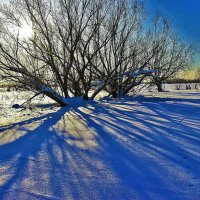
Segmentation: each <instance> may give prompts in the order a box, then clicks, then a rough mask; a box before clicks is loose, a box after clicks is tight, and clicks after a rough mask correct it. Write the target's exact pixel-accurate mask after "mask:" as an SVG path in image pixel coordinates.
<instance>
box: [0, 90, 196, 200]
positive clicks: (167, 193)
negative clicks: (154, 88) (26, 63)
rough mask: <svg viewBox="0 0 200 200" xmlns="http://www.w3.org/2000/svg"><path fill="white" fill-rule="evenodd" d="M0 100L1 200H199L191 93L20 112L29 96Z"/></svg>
mask: <svg viewBox="0 0 200 200" xmlns="http://www.w3.org/2000/svg"><path fill="white" fill-rule="evenodd" d="M0 95H5V96H6V99H5V98H0V114H1V118H0V126H1V127H0V199H1V200H8V199H9V200H10V199H20V200H24V199H31V200H32V199H33V200H40V199H41V200H45V199H48V200H56V199H60V200H61V199H69V200H70V199H75V200H79V199H81V200H82V199H99V200H104V199H106V200H107V199H108V200H110V199H111V200H115V199H117V200H118V199H120V200H121V199H124V200H129V199H130V200H133V199H138V200H149V199H150V200H151V199H153V200H154V199H158V200H161V199H163V200H164V199H170V200H171V199H174V200H175V199H176V200H198V199H199V197H200V156H199V152H200V123H199V121H200V114H199V111H200V103H199V102H200V99H199V98H200V93H198V92H197V91H192V90H191V91H171V92H164V93H153V94H152V93H147V94H146V96H138V97H135V98H125V99H116V100H111V99H107V100H102V101H96V102H92V101H89V102H87V103H84V104H80V100H78V99H77V100H76V101H75V102H77V103H74V104H73V105H71V106H68V107H65V108H58V107H55V106H53V105H52V102H50V101H49V100H48V99H46V100H45V105H41V103H42V102H43V101H44V100H43V101H39V100H38V99H37V98H36V99H34V101H33V102H32V103H33V104H34V106H35V107H34V109H33V110H29V109H26V110H21V111H20V110H15V109H12V108H11V105H12V104H13V103H19V99H20V98H21V101H22V102H23V98H22V97H23V96H24V95H30V96H31V94H29V93H27V92H26V93H25V92H24V93H22V94H20V95H17V94H15V93H13V92H3V93H0ZM13 95H16V96H18V98H19V99H18V101H14V102H13V101H11V100H12V98H11V97H13ZM16 96H15V97H16ZM69 101H71V102H72V100H69ZM38 102H39V104H40V105H38ZM6 116H7V118H6Z"/></svg>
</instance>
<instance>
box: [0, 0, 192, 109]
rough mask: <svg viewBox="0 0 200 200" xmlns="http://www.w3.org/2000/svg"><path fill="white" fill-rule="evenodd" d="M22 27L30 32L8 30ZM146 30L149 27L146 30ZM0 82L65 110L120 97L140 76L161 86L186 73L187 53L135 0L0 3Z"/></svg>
mask: <svg viewBox="0 0 200 200" xmlns="http://www.w3.org/2000/svg"><path fill="white" fill-rule="evenodd" d="M24 23H26V24H29V25H30V26H31V27H32V30H33V34H32V36H30V37H28V38H24V37H21V36H20V34H18V33H17V32H16V31H15V30H17V28H20V27H22V26H23V24H24ZM147 26H148V27H147ZM0 27H1V29H0V77H1V79H3V80H6V81H9V82H13V83H15V84H17V85H20V86H21V87H24V88H26V89H28V90H31V91H35V92H36V93H38V94H40V93H42V94H45V95H47V96H48V97H50V98H51V99H53V100H55V101H56V102H58V103H59V104H60V105H61V106H64V105H66V102H65V99H66V98H68V97H71V96H72V97H77V96H82V97H83V99H84V100H88V99H89V98H91V99H94V98H95V97H96V96H97V95H98V94H99V93H100V92H101V91H102V90H105V91H107V92H108V94H109V96H111V97H118V96H124V95H127V94H129V92H130V91H131V90H132V89H133V88H134V87H135V86H137V85H139V84H141V83H142V82H143V81H144V80H145V79H146V78H147V77H148V78H149V79H150V80H151V81H152V82H153V83H154V84H155V85H156V86H157V88H158V91H162V84H163V82H165V81H166V80H167V79H169V78H171V77H173V75H174V74H175V73H177V72H178V71H180V70H184V69H186V68H188V67H189V66H190V64H191V59H192V56H193V54H194V53H195V52H194V48H193V47H192V46H191V45H188V44H187V43H184V42H183V41H182V40H181V39H180V38H179V37H178V36H177V35H176V34H175V33H174V31H173V28H172V26H171V25H170V23H169V20H168V19H167V18H165V17H161V16H159V15H156V16H155V17H154V20H153V22H152V23H149V24H148V25H147V23H146V22H145V14H144V6H143V4H142V3H140V2H139V1H136V0H13V1H11V2H10V3H9V4H8V5H1V6H0Z"/></svg>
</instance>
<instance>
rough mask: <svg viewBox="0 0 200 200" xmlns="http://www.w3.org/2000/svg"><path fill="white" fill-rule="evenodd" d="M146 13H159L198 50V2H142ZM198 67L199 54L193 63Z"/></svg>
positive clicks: (199, 12)
mask: <svg viewBox="0 0 200 200" xmlns="http://www.w3.org/2000/svg"><path fill="white" fill-rule="evenodd" d="M143 2H144V3H145V5H146V8H147V10H148V12H150V13H155V12H157V11H160V12H161V13H162V14H164V15H167V16H168V17H169V18H170V20H171V21H172V22H173V23H174V24H175V25H176V26H177V32H178V34H180V35H181V36H182V37H183V38H184V39H185V40H187V41H188V42H190V43H193V44H195V45H196V46H197V47H198V48H200V0H143ZM194 64H196V65H197V64H198V65H200V54H198V55H197V56H196V59H195V63H194Z"/></svg>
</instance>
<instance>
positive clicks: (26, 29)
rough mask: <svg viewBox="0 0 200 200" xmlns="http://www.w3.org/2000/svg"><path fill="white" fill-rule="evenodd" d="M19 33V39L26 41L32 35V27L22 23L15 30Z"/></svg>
mask: <svg viewBox="0 0 200 200" xmlns="http://www.w3.org/2000/svg"><path fill="white" fill-rule="evenodd" d="M17 31H18V33H19V37H20V38H23V39H27V38H29V37H31V36H32V35H33V30H32V26H31V25H29V24H27V23H25V22H23V23H22V26H21V27H20V28H19V29H18V30H17Z"/></svg>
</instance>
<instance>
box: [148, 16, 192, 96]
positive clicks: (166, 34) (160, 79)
mask: <svg viewBox="0 0 200 200" xmlns="http://www.w3.org/2000/svg"><path fill="white" fill-rule="evenodd" d="M172 32H173V31H172V27H170V23H169V20H168V19H167V18H162V17H160V16H158V15H156V16H155V18H154V24H153V30H152V32H151V33H150V32H149V35H151V36H150V37H151V40H152V45H154V46H158V47H159V48H158V51H157V53H156V54H155V56H154V58H153V59H152V60H151V62H150V65H149V69H154V70H155V71H156V72H155V75H154V76H152V80H153V82H154V84H155V85H156V86H157V89H158V91H159V92H161V91H163V88H162V84H163V83H164V82H165V81H166V80H167V79H169V78H172V77H173V76H174V75H175V74H176V73H177V72H179V71H183V70H185V69H188V68H189V67H190V65H191V61H192V57H193V55H194V53H195V51H194V48H193V47H192V46H191V45H188V44H187V43H184V42H183V41H181V40H180V39H179V38H178V37H177V36H176V34H174V33H172Z"/></svg>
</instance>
